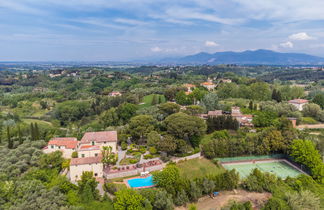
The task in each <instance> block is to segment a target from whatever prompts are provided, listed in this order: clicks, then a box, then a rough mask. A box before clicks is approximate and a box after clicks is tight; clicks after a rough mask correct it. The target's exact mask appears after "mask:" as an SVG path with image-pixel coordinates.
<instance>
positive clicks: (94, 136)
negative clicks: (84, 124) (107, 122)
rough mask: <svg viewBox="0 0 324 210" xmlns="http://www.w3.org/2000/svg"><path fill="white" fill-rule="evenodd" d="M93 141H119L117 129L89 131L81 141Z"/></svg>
mask: <svg viewBox="0 0 324 210" xmlns="http://www.w3.org/2000/svg"><path fill="white" fill-rule="evenodd" d="M92 141H95V142H117V131H99V132H87V133H85V134H84V135H83V137H82V139H81V143H89V142H92Z"/></svg>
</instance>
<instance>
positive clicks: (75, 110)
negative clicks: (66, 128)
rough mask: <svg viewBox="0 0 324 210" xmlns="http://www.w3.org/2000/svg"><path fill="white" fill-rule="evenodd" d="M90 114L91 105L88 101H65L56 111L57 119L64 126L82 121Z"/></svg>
mask: <svg viewBox="0 0 324 210" xmlns="http://www.w3.org/2000/svg"><path fill="white" fill-rule="evenodd" d="M90 114H91V110H90V104H89V103H88V102H86V101H65V102H62V103H60V104H58V105H57V106H56V107H55V109H54V115H55V117H56V118H57V119H58V120H60V121H61V123H62V124H66V123H67V122H70V121H72V122H73V121H78V120H81V118H82V117H84V116H88V115H90Z"/></svg>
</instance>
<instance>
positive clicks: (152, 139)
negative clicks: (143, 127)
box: [147, 131, 161, 147]
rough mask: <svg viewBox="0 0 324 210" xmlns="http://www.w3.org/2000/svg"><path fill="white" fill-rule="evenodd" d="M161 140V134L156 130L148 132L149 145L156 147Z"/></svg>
mask: <svg viewBox="0 0 324 210" xmlns="http://www.w3.org/2000/svg"><path fill="white" fill-rule="evenodd" d="M160 140H161V135H160V134H159V133H158V132H156V131H151V132H150V133H148V134H147V146H150V147H156V146H157V145H158V144H159V142H160Z"/></svg>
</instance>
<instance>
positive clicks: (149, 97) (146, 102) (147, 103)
mask: <svg viewBox="0 0 324 210" xmlns="http://www.w3.org/2000/svg"><path fill="white" fill-rule="evenodd" d="M154 95H156V96H157V97H159V96H161V97H162V103H164V102H165V101H166V100H165V97H164V95H159V94H151V95H147V96H144V97H143V100H142V101H141V103H144V104H141V105H139V107H140V108H145V107H149V106H151V105H152V100H153V96H154Z"/></svg>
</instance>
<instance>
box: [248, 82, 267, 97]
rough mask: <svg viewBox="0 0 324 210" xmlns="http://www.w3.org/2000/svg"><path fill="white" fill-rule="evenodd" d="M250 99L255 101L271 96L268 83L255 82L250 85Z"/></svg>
mask: <svg viewBox="0 0 324 210" xmlns="http://www.w3.org/2000/svg"><path fill="white" fill-rule="evenodd" d="M250 88H251V94H252V99H253V100H257V101H267V100H269V99H270V98H271V90H270V87H269V84H268V83H265V82H256V83H253V84H251V85H250Z"/></svg>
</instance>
